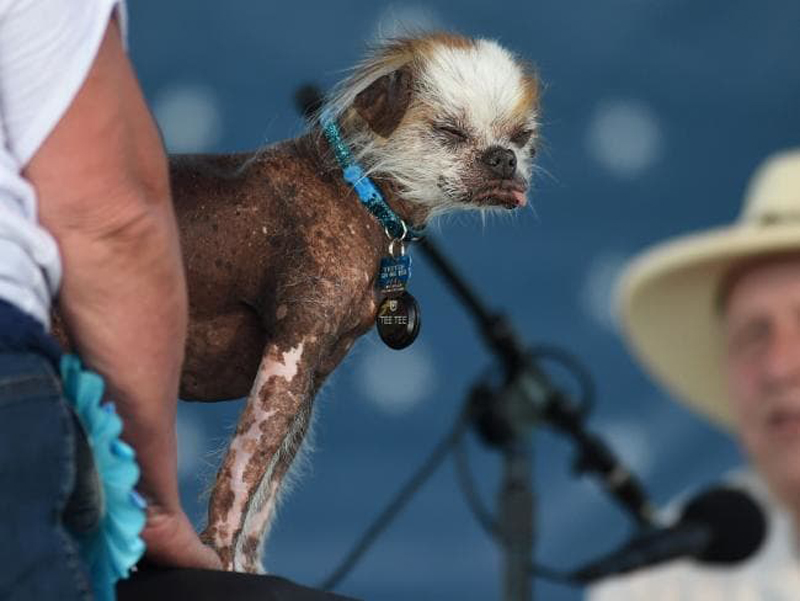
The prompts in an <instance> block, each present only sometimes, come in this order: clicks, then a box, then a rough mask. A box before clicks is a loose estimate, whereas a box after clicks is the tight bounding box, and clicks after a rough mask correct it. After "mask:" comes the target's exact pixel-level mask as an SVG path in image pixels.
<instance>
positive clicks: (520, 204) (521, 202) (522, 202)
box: [513, 190, 528, 207]
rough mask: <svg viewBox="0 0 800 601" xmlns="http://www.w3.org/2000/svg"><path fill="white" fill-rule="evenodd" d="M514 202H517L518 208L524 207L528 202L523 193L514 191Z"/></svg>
mask: <svg viewBox="0 0 800 601" xmlns="http://www.w3.org/2000/svg"><path fill="white" fill-rule="evenodd" d="M513 194H514V200H515V201H517V206H518V207H524V206H525V203H526V202H528V197H527V195H526V194H525V192H520V191H519V190H514V191H513Z"/></svg>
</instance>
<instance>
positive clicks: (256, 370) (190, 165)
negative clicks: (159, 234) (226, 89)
mask: <svg viewBox="0 0 800 601" xmlns="http://www.w3.org/2000/svg"><path fill="white" fill-rule="evenodd" d="M324 146H325V143H324V142H322V141H321V139H320V138H318V137H315V136H313V135H308V136H305V137H303V138H300V139H298V140H290V141H287V142H284V143H281V144H278V145H276V146H274V147H271V148H269V149H268V150H266V151H264V152H263V153H261V154H259V155H256V156H255V157H253V156H248V155H218V156H174V157H171V160H170V168H171V182H172V189H173V196H174V201H175V209H176V214H177V218H178V223H179V227H180V232H181V244H182V248H183V254H184V257H185V265H186V273H187V282H188V290H189V316H190V323H189V331H188V339H187V345H186V359H185V363H184V369H183V374H182V378H181V397H182V398H184V399H189V400H199V401H218V400H224V399H231V398H237V397H242V396H247V397H248V398H247V402H246V405H245V408H244V410H243V412H242V415H241V417H240V419H239V423H238V425H237V429H236V434H235V435H234V439H233V442H232V443H231V446H230V448H229V450H228V453H227V455H226V457H225V458H224V460H223V463H222V466H221V467H220V469H219V472H218V474H217V482H216V485H215V487H214V489H213V491H212V494H211V500H210V505H209V512H208V527H207V529H206V531H205V532H204V534H203V537H204V539H205V540H206V542H208V543H209V544H211V545H212V546H213V547H214V548H215V549H216V550H217V551H218V552H219V554H220V557H221V559H222V562H223V565H224V567H225V568H226V569H236V570H244V571H254V572H257V571H260V570H261V569H262V568H261V557H260V546H261V545H260V541H262V540H263V538H264V535H265V531H266V529H267V528H268V526H269V521H270V518H271V514H272V511H273V509H274V498H275V494H276V491H277V488H278V487H279V483H280V481H281V480H282V479H283V477H284V475H285V474H286V471H287V470H288V468H289V466H290V464H291V461H292V458H293V457H294V455H295V453H296V452H297V448H298V447H299V445H300V443H301V441H302V437H303V434H304V433H305V431H306V428H307V424H308V418H309V416H310V414H311V410H312V403H313V399H314V396H315V394H316V392H317V391H318V390H319V388H320V386H321V385H322V383H323V382H324V380H325V378H326V377H327V376H328V374H330V373H331V371H333V369H334V368H335V367H336V366H337V365H338V364H339V362H340V361H341V360H342V358H343V357H344V356H345V354H346V353H347V351H348V350H349V349H350V347H351V346H352V344H353V342H354V341H355V339H356V338H357V337H359V336H361V335H362V334H364V333H365V332H367V331H368V330H369V329H370V328H371V327H372V325H373V324H374V320H375V313H376V306H377V299H376V291H375V276H376V274H377V270H378V263H379V260H380V257H382V256H383V255H384V254H385V252H386V247H387V244H388V239H387V238H386V234H385V233H384V231H383V229H382V228H381V227H380V225H379V224H378V222H377V221H376V220H375V218H374V217H373V216H372V215H371V214H370V213H368V212H367V211H366V210H365V209H364V207H363V206H361V204H360V202H359V201H358V199H357V197H356V196H355V194H354V193H353V191H352V190H351V189H350V188H349V187H348V186H347V185H346V184H344V183H343V182H342V180H341V176H340V171H339V169H338V167H337V166H336V165H335V164H332V163H331V162H330V160H329V159H324V158H322V157H323V156H326V150H327V149H326V148H324ZM385 193H386V194H387V196H388V198H389V202H390V203H391V204H392V205H393V206H394V208H395V209H396V210H397V211H398V212H399V213H400V214H401V215H403V216H404V217H405V218H406V219H408V220H409V222H411V223H418V220H419V219H420V218H422V216H421V215H420V214H419V209H415V210H414V211H412V210H411V207H408V206H405V205H404V203H403V202H402V201H400V200H399V199H398V198H397V197H396V196H395V194H394V193H393V192H392V189H391V186H386V190H385ZM265 478H266V481H265ZM259 488H261V491H260V492H259ZM254 503H255V504H260V506H258V507H256V506H254V505H253V504H254ZM247 516H250V517H251V519H250V522H249V523H248V524H245V522H246V521H247V519H246V518H247ZM246 525H247V528H245V526H246Z"/></svg>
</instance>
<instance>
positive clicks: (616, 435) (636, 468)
mask: <svg viewBox="0 0 800 601" xmlns="http://www.w3.org/2000/svg"><path fill="white" fill-rule="evenodd" d="M596 428H597V432H598V433H599V434H600V436H601V437H602V439H603V440H605V441H606V442H607V443H608V444H609V445H610V446H611V448H612V449H614V453H615V454H616V455H617V457H618V458H619V460H620V461H621V462H622V465H624V466H625V467H627V468H628V469H629V470H631V471H632V472H633V473H634V474H635V475H636V476H637V477H638V478H644V477H646V476H647V474H648V473H650V471H651V470H652V469H653V467H654V463H655V456H654V453H653V452H654V450H656V448H657V445H655V444H653V441H651V440H648V436H647V433H646V432H645V429H644V428H643V427H642V426H641V425H640V424H639V423H637V422H635V421H632V420H623V419H619V420H615V421H607V422H601V423H598V424H597V426H596Z"/></svg>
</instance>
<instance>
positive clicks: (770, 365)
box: [764, 325, 800, 383]
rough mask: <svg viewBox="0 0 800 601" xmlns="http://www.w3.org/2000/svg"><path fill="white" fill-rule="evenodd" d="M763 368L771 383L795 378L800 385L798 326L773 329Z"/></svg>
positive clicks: (799, 336)
mask: <svg viewBox="0 0 800 601" xmlns="http://www.w3.org/2000/svg"><path fill="white" fill-rule="evenodd" d="M764 367H765V371H766V374H767V375H768V376H769V378H770V379H771V380H772V381H776V382H778V381H784V380H786V379H794V378H797V382H798V383H800V326H797V325H795V326H793V327H789V326H786V325H784V326H782V327H778V328H776V329H775V332H774V334H773V337H772V341H771V343H770V346H769V351H768V353H767V356H766V361H765V366H764Z"/></svg>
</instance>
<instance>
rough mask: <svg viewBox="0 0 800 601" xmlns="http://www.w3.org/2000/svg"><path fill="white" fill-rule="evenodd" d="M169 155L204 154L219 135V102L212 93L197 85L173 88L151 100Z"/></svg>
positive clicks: (216, 141) (215, 142)
mask: <svg viewBox="0 0 800 601" xmlns="http://www.w3.org/2000/svg"><path fill="white" fill-rule="evenodd" d="M153 112H154V113H155V116H156V121H158V124H159V126H160V127H161V131H162V133H163V134H164V142H165V145H166V147H167V150H168V151H169V152H205V151H209V150H211V149H212V148H213V147H214V145H215V144H217V143H218V142H219V140H220V137H221V135H222V118H221V117H220V114H221V113H220V110H219V102H218V101H217V98H216V96H215V94H214V92H213V91H212V90H210V89H209V88H206V87H203V86H198V85H175V86H172V87H169V88H166V89H164V90H161V92H160V93H159V94H158V96H156V98H155V100H154V101H153Z"/></svg>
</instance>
